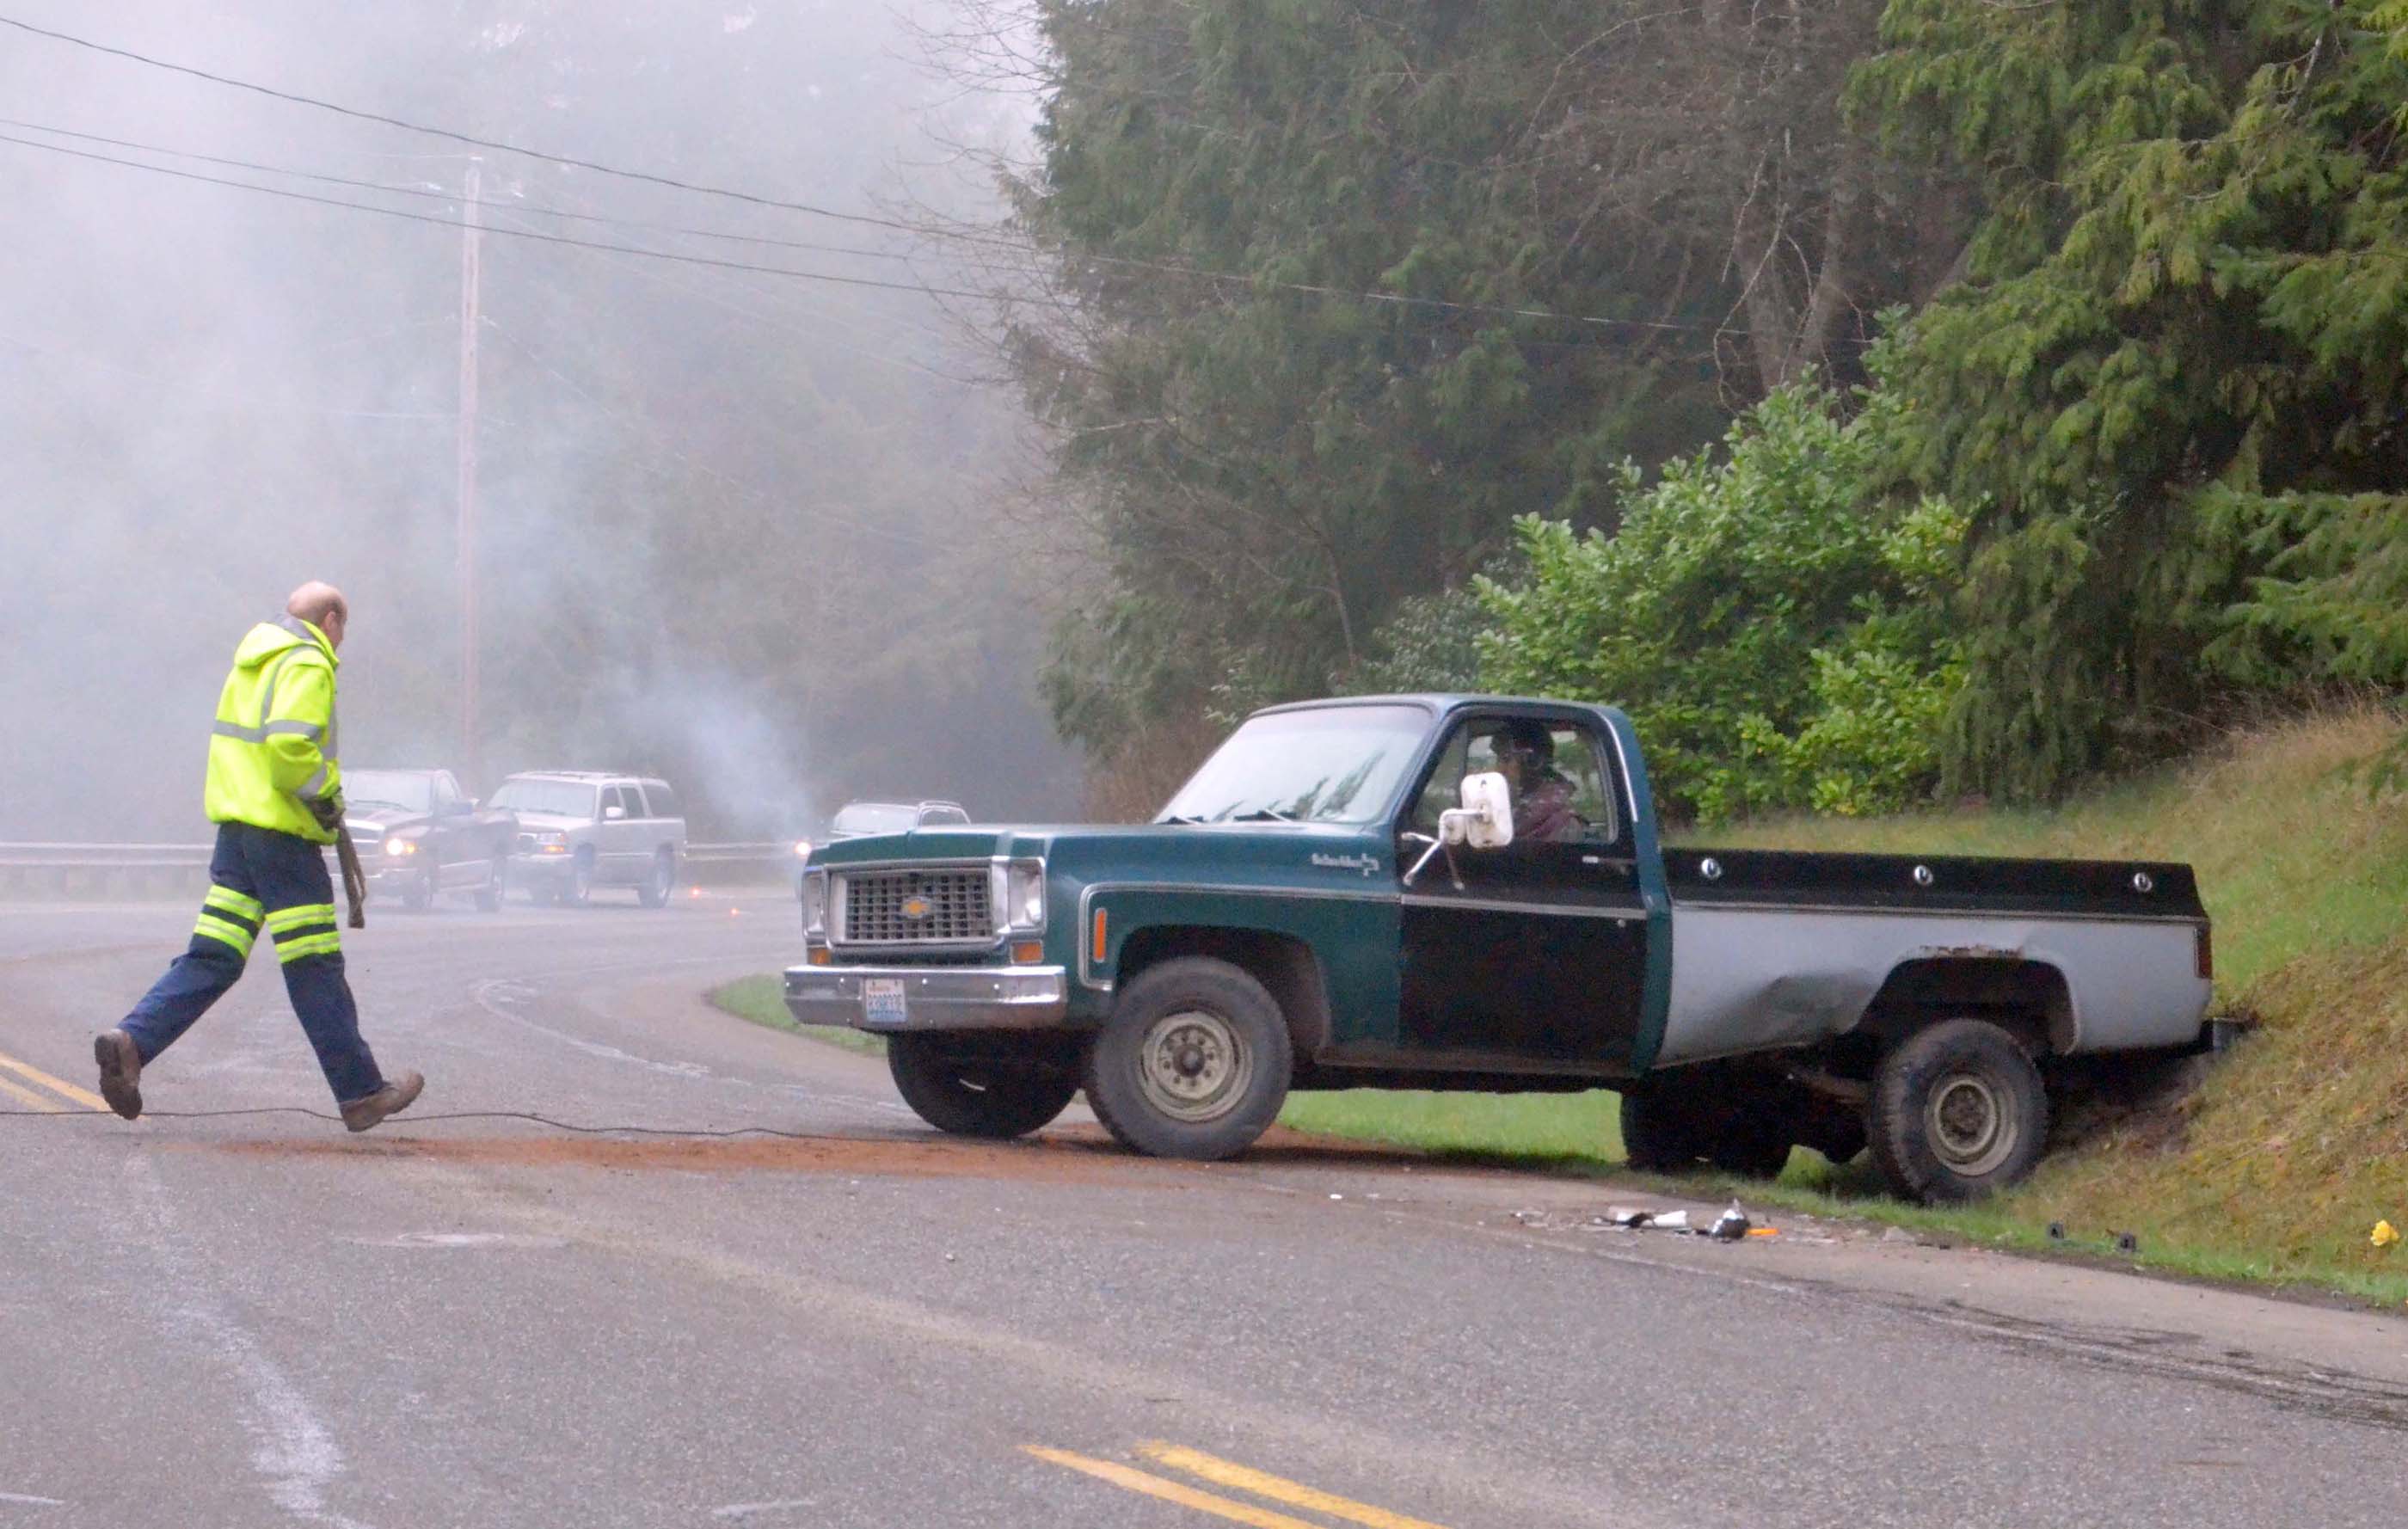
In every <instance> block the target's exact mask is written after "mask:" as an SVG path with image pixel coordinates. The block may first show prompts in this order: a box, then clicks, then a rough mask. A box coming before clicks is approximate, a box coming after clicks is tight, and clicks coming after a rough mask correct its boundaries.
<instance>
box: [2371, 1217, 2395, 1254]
mask: <svg viewBox="0 0 2408 1529" xmlns="http://www.w3.org/2000/svg"><path fill="white" fill-rule="evenodd" d="M2366 1240H2367V1241H2369V1242H2371V1243H2372V1244H2374V1245H2375V1246H2376V1247H2378V1248H2388V1247H2390V1246H2391V1245H2392V1244H2393V1243H2395V1242H2397V1241H2399V1240H2400V1229H2399V1228H2398V1227H2395V1226H2393V1225H2392V1224H2391V1223H2390V1222H2387V1221H2379V1222H2375V1223H2374V1230H2373V1231H2372V1232H2371V1233H2369V1234H2368V1236H2367V1238H2366Z"/></svg>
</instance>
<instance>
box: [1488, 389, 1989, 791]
mask: <svg viewBox="0 0 2408 1529" xmlns="http://www.w3.org/2000/svg"><path fill="white" fill-rule="evenodd" d="M1866 404H1867V407H1866V408H1865V409H1864V411H1863V412H1861V413H1860V414H1858V415H1857V416H1856V418H1854V419H1846V418H1843V417H1842V407H1841V400H1840V399H1839V398H1838V396H1837V395H1835V394H1834V393H1831V392H1830V391H1829V390H1828V389H1825V388H1823V387H1820V386H1818V385H1815V384H1813V383H1811V382H1810V383H1803V384H1799V385H1795V386H1792V387H1789V388H1785V389H1783V390H1781V391H1780V392H1778V393H1774V394H1772V395H1771V396H1770V397H1769V398H1767V399H1766V400H1765V401H1764V402H1763V403H1762V404H1760V405H1758V406H1756V407H1755V408H1753V409H1751V410H1749V411H1748V412H1747V414H1745V415H1744V416H1742V419H1741V420H1740V422H1738V423H1737V424H1735V425H1734V426H1733V427H1732V429H1731V432H1730V435H1729V436H1728V438H1727V443H1726V444H1727V451H1726V453H1725V454H1724V455H1723V456H1722V457H1721V458H1720V459H1719V460H1718V459H1717V458H1716V457H1715V456H1714V455H1713V454H1712V453H1708V452H1702V451H1701V452H1699V453H1698V454H1697V455H1695V456H1691V457H1687V458H1684V459H1680V460H1677V461H1675V462H1673V463H1671V464H1670V465H1669V466H1667V467H1666V468H1665V470H1664V473H1663V475H1662V476H1661V478H1660V479H1658V480H1657V481H1656V483H1654V484H1653V485H1652V486H1651V485H1648V484H1646V483H1644V482H1643V481H1642V479H1641V473H1640V471H1639V469H1638V467H1637V466H1636V465H1635V464H1625V465H1624V467H1623V468H1622V471H1621V475H1620V479H1619V488H1620V491H1621V502H1622V516H1621V522H1620V524H1619V525H1618V527H1617V528H1616V529H1615V530H1614V531H1613V533H1612V534H1610V535H1609V534H1607V533H1604V532H1589V533H1587V534H1585V535H1584V534H1581V533H1577V532H1575V531H1574V530H1573V529H1572V528H1571V527H1570V525H1569V524H1567V523H1565V522H1555V521H1545V520H1541V519H1538V518H1535V517H1531V518H1526V519H1525V520H1523V521H1522V522H1520V523H1519V531H1520V536H1521V548H1522V552H1523V555H1524V557H1525V558H1526V560H1527V573H1526V574H1525V575H1524V576H1523V577H1522V578H1520V579H1483V580H1481V581H1480V584H1479V595H1480V600H1481V603H1482V605H1483V607H1484V608H1485V610H1486V612H1487V614H1488V616H1489V618H1490V621H1491V622H1492V625H1491V629H1490V630H1489V631H1488V632H1486V633H1485V634H1484V635H1483V636H1482V637H1481V639H1480V652H1481V662H1482V671H1483V678H1484V680H1485V681H1486V682H1487V683H1488V685H1489V686H1490V687H1491V688H1494V689H1498V690H1507V691H1515V692H1522V693H1531V694H1542V695H1558V696H1565V697H1570V698H1573V699H1580V700H1594V701H1604V702H1610V703H1613V704H1615V705H1619V706H1622V707H1626V708H1627V709H1628V710H1629V711H1630V713H1631V715H1632V717H1633V719H1634V720H1635V721H1636V722H1638V724H1639V726H1640V729H1641V735H1642V736H1644V737H1645V738H1646V740H1647V743H1648V747H1649V757H1650V759H1651V761H1652V763H1653V766H1654V774H1655V779H1656V791H1657V793H1658V796H1659V799H1660V801H1661V803H1662V805H1663V806H1664V807H1666V809H1667V810H1669V811H1670V812H1672V813H1674V814H1675V815H1680V814H1686V813H1694V814H1695V815H1696V816H1698V817H1699V818H1700V819H1702V820H1705V821H1708V822H1713V821H1719V820H1724V819H1728V818H1733V817H1739V816H1743V815H1746V814H1748V813H1752V812H1758V811H1765V810H1770V809H1778V808H1793V807H1813V808H1817V809H1819V810H1826V811H1833V812H1848V813H1866V812H1874V811H1881V810H1885V809H1887V808H1890V807H1897V806H1899V805H1900V804H1902V803H1904V802H1906V801H1908V800H1910V799H1912V798H1914V796H1916V795H1917V794H1918V793H1925V792H1927V791H1928V789H1929V787H1930V785H1931V782H1932V780H1933V779H1934V778H1935V775H1936V772H1937V764H1938V757H1937V753H1936V747H1937V742H1938V737H1939V731H1938V723H1939V719H1940V718H1941V717H1942V714H1943V713H1944V712H1945V711H1946V710H1947V707H1948V705H1949V702H1950V700H1951V698H1952V696H1953V694H1954V693H1955V689H1956V687H1957V684H1958V682H1959V677H1960V676H1961V673H1962V667H1961V663H1960V660H1959V657H1958V654H1957V645H1956V643H1955V641H1954V640H1953V638H1952V637H1951V636H1950V635H1949V632H1948V630H1947V624H1946V623H1947V615H1946V609H1945V602H1946V599H1947V596H1948V594H1949V593H1950V590H1951V588H1952V586H1953V579H1954V573H1953V570H1954V568H1955V566H1956V556H1957V549H1958V547H1960V546H1961V544H1962V541H1963V537H1964V532H1965V518H1964V516H1963V515H1962V514H1961V513H1959V512H1958V511H1957V509H1956V508H1955V507H1952V506H1951V505H1949V504H1948V503H1947V502H1945V501H1942V500H1937V499H1925V500H1922V501H1919V502H1913V503H1899V502H1897V501H1894V500H1892V499H1890V498H1888V497H1886V496H1885V495H1884V494H1882V493H1879V492H1877V486H1878V485H1879V484H1880V483H1881V482H1882V481H1883V480H1884V470H1885V462H1886V458H1885V445H1884V436H1885V431H1887V430H1888V429H1889V428H1891V426H1892V424H1893V423H1894V422H1895V420H1896V419H1897V418H1898V416H1899V412H1900V409H1901V407H1902V406H1900V405H1899V404H1898V403H1897V402H1896V401H1895V400H1890V399H1885V398H1884V397H1883V396H1882V395H1881V394H1879V393H1873V394H1871V395H1868V397H1867V399H1866Z"/></svg>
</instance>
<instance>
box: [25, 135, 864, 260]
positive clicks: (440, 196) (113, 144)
mask: <svg viewBox="0 0 2408 1529" xmlns="http://www.w3.org/2000/svg"><path fill="white" fill-rule="evenodd" d="M0 127H14V128H21V129H23V130H24V131H27V132H31V133H48V134H50V135H51V136H55V137H61V138H74V139H76V140H78V141H79V142H82V143H97V144H106V145H107V146H108V147H109V148H111V149H132V150H138V151H139V152H142V153H146V154H165V155H167V156H169V157H171V158H174V159H188V160H194V161H197V162H199V163H201V164H220V165H224V166H226V167H227V168H230V169H236V170H252V171H256V172H258V173H259V174H262V175H281V176H291V177H293V178H294V179H297V180H314V181H318V182H319V183H321V184H322V185H329V186H349V187H351V188H353V189H355V190H358V191H372V192H381V193H386V194H388V195H392V196H416V197H421V198H423V199H427V200H432V201H437V202H464V203H466V204H467V205H468V206H471V207H488V208H493V209H495V210H499V211H510V212H528V213H535V214H538V215H539V216H542V217H546V218H566V219H570V220H573V221H578V222H588V223H603V224H607V225H611V226H615V227H620V228H635V229H641V230H643V231H644V232H646V233H648V234H682V235H687V236H693V237H695V238H704V239H726V240H728V241H730V242H732V243H736V244H759V245H767V246H770V247H773V248H776V249H780V250H810V251H813V252H815V253H819V254H830V255H863V256H867V257H868V258H869V259H872V260H902V261H908V260H910V258H911V257H910V256H909V255H905V254H900V253H897V252H896V251H895V250H871V249H867V248H864V247H863V246H860V245H851V244H815V243H813V242H811V241H810V240H808V239H780V238H771V237H768V236H764V235H758V234H737V233H731V232H729V231H727V230H724V229H718V228H695V227H690V226H688V225H685V224H681V223H656V222H650V221H645V220H643V219H640V218H613V217H609V216H606V215H604V214H602V213H598V212H577V211H572V210H570V209H569V208H567V207H544V206H542V205H540V204H538V203H533V202H522V201H517V200H496V199H495V198H492V197H476V196H469V197H464V196H462V195H460V194H459V193H457V192H450V191H444V190H441V189H439V188H432V189H430V188H428V187H424V186H396V185H394V184H392V183H390V182H388V181H382V180H361V179H354V178H353V177H351V176H340V175H325V174H322V173H321V172H319V171H315V170H296V169H293V168H291V167H290V166H287V165H282V164H262V163H260V162H259V161H257V160H249V159H231V158H228V157H227V156H225V155H222V154H204V153H201V152H200V151H198V150H192V149H170V148H167V147H166V146H165V145H164V144H156V143H143V142H140V141H139V140H137V139H134V138H112V137H108V136H104V135H101V134H98V133H79V132H77V131H75V130H74V129H73V128H65V127H52V126H50V124H49V123H47V122H27V121H18V120H16V119H14V118H9V117H0ZM444 157H445V158H447V159H448V158H455V157H465V156H452V155H446V156H444Z"/></svg>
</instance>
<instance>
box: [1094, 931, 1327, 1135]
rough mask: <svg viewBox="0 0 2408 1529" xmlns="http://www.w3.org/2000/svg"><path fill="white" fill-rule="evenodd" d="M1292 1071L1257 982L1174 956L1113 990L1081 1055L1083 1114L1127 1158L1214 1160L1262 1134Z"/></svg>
mask: <svg viewBox="0 0 2408 1529" xmlns="http://www.w3.org/2000/svg"><path fill="white" fill-rule="evenodd" d="M1295 1065H1296V1057H1295V1051H1294V1049H1293V1048H1292V1047H1291V1045H1290V1044H1289V1041H1288V1035H1287V1019H1286V1016H1284V1015H1283V1014H1282V1013H1281V1012H1280V1007H1279V1003H1278V1001H1277V1000H1276V999H1274V998H1272V996H1271V995H1270V993H1269V991H1267V990H1266V989H1265V988H1264V987H1263V985H1262V984H1261V983H1260V982H1258V981H1256V980H1254V978H1253V977H1252V976H1251V975H1249V974H1248V973H1247V972H1245V971H1243V970H1242V969H1240V968H1239V967H1237V966H1233V965H1230V964H1229V963H1227V962H1226V961H1218V960H1214V959H1212V958H1211V957H1209V956H1178V957H1174V958H1173V959H1171V960H1168V961H1166V962H1163V963H1162V964H1161V965H1156V966H1150V967H1148V968H1146V969H1145V971H1143V972H1141V973H1140V974H1139V976H1138V977H1137V978H1136V979H1135V980H1133V981H1131V982H1130V983H1129V984H1128V986H1127V987H1125V988H1124V989H1123V990H1122V991H1121V994H1120V999H1119V1001H1118V1002H1117V1003H1115V1004H1114V1005H1113V1006H1112V1014H1111V1019H1110V1020H1108V1021H1106V1022H1105V1023H1104V1028H1103V1030H1102V1031H1101V1032H1100V1033H1099V1034H1098V1035H1097V1036H1096V1042H1095V1045H1094V1046H1092V1047H1090V1048H1089V1049H1088V1051H1087V1078H1086V1084H1087V1106H1088V1107H1089V1108H1091V1109H1093V1110H1094V1111H1095V1112H1096V1118H1097V1120H1099V1121H1101V1122H1104V1129H1105V1130H1107V1131H1110V1132H1111V1134H1112V1139H1113V1140H1115V1141H1117V1142H1119V1143H1120V1144H1121V1145H1122V1146H1124V1147H1125V1148H1127V1149H1128V1150H1131V1151H1133V1152H1143V1153H1144V1154H1146V1155H1147V1156H1149V1157H1183V1158H1188V1159H1191V1160H1195V1161H1198V1162H1217V1161H1219V1160H1220V1159H1222V1158H1227V1157H1235V1156H1236V1155H1237V1154H1238V1153H1240V1152H1242V1151H1244V1150H1246V1149H1247V1148H1249V1147H1251V1146H1253V1145H1254V1142H1255V1140H1256V1138H1258V1137H1260V1136H1262V1134H1263V1133H1264V1132H1265V1131H1267V1130H1269V1128H1270V1123H1271V1122H1272V1121H1273V1120H1274V1119H1276V1118H1277V1117H1278V1115H1279V1111H1280V1106H1281V1105H1282V1104H1283V1103H1284V1102H1286V1099H1287V1089H1288V1081H1289V1079H1290V1078H1291V1077H1292V1076H1293V1074H1294V1072H1295Z"/></svg>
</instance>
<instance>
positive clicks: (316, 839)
mask: <svg viewBox="0 0 2408 1529" xmlns="http://www.w3.org/2000/svg"><path fill="white" fill-rule="evenodd" d="M350 622H351V607H350V606H349V605H348V604H346V603H345V601H344V599H343V595H342V592H341V591H339V590H337V589H336V588H335V587H334V586H333V585H331V584H320V583H309V584H304V585H302V586H301V587H300V588H299V589H297V590H295V591H294V592H293V598H292V599H291V600H289V601H288V602H286V604H285V607H284V616H283V619H282V620H280V621H274V622H261V623H260V624H259V625H257V626H254V627H252V628H251V632H250V634H249V635H248V636H245V637H244V638H243V639H242V646H240V647H239V648H237V649H236V650H235V655H234V672H233V673H231V674H229V675H228V676H226V682H225V688H224V690H223V691H222V692H221V693H219V696H218V720H217V725H216V727H214V728H213V729H211V730H210V736H209V773H208V788H207V792H206V802H207V806H208V814H209V821H210V822H214V823H216V824H217V825H218V842H217V849H216V850H215V852H214V853H213V854H212V855H211V856H210V858H209V891H208V896H206V897H204V898H202V899H201V919H200V922H199V923H198V924H197V925H195V926H194V928H193V941H192V944H191V946H190V947H189V948H187V949H186V950H185V951H184V953H183V954H182V955H181V956H179V957H178V958H177V960H176V964H175V965H172V966H170V967H168V968H167V975H166V976H165V977H163V978H161V979H159V981H158V983H157V985H156V986H154V987H152V988H151V990H150V992H149V993H146V994H144V995H143V998H142V1001H141V1002H140V1003H138V1004H136V1005H135V1006H134V1011H133V1012H132V1013H131V1014H128V1015H127V1016H126V1017H125V1022H123V1023H122V1024H121V1025H120V1026H119V1027H118V1028H116V1029H114V1030H104V1031H102V1032H101V1033H100V1035H99V1036H95V1037H94V1038H93V1056H94V1057H95V1058H96V1059H97V1060H98V1061H99V1063H100V1092H101V1096H102V1097H103V1098H105V1099H107V1100H108V1104H109V1107H110V1108H112V1109H114V1110H116V1111H117V1112H118V1113H119V1114H120V1115H122V1116H124V1117H125V1118H126V1119H127V1120H129V1121H130V1120H134V1119H136V1118H138V1117H139V1116H140V1115H141V1113H142V1067H143V1065H144V1064H145V1063H149V1062H152V1061H155V1060H156V1059H157V1058H158V1055H159V1053H160V1052H162V1051H164V1050H166V1049H167V1048H168V1047H169V1046H172V1045H174V1044H175V1041H176V1037H177V1036H180V1035H182V1034H183V1033H184V1032H185V1031H186V1030H189V1029H191V1028H192V1025H193V1021H195V1020H197V1019H199V1018H200V1017H201V1016H202V1015H203V1014H204V1013H207V1012H208V1007H209V1006H210V1005H211V1004H214V1003H216V1002H217V1001H218V999H220V998H221V997H222V996H224V994H225V992H226V990H227V989H229V988H231V987H233V986H234V985H235V982H236V979H238V978H240V977H241V976H242V968H243V965H244V963H245V962H247V961H248V960H250V958H251V944H252V942H253V941H255V940H257V939H258V937H259V932H260V931H261V930H262V929H265V930H266V931H267V932H268V934H270V935H271V936H274V937H275V940H276V955H277V959H278V960H279V962H281V963H282V964H283V967H284V988H285V992H286V993H288V994H290V995H291V997H292V999H293V1010H294V1013H296V1014H298V1015H299V1016H300V1017H301V1028H302V1029H303V1030H305V1031H307V1032H308V1036H309V1044H310V1045H311V1046H312V1047H313V1048H315V1049H316V1050H317V1053H318V1065H320V1066H321V1067H322V1068H323V1069H325V1074H326V1082H327V1084H328V1086H330V1087H331V1088H333V1090H334V1091H335V1102H336V1103H337V1105H338V1106H340V1107H341V1108H342V1112H343V1123H344V1124H345V1125H348V1126H350V1127H351V1129H352V1130H354V1131H365V1130H366V1129H368V1127H370V1126H372V1125H375V1124H376V1123H377V1122H380V1121H381V1120H383V1119H384V1118H385V1117H386V1116H388V1115H391V1114H393V1113H394V1112H395V1111H397V1110H403V1109H407V1108H409V1106H410V1103H411V1101H413V1100H415V1099H416V1098H417V1097H418V1094H419V1091H420V1090H421V1089H423V1088H424V1087H425V1086H426V1079H423V1078H422V1077H420V1076H419V1075H418V1074H416V1073H414V1072H406V1073H402V1074H400V1075H398V1076H397V1077H395V1078H394V1079H391V1080H390V1081H388V1080H387V1079H385V1077H384V1075H383V1074H382V1073H380V1072H379V1071H378V1070H377V1064H376V1058H375V1057H374V1056H373V1055H371V1054H370V1053H369V1051H368V1047H367V1042H366V1041H364V1040H362V1039H361V1038H360V1020H359V1009H358V1007H357V1006H356V1005H354V1004H353V1003H352V1001H351V982H350V981H349V979H346V978H345V977H344V975H343V950H342V941H341V937H340V936H338V935H337V933H336V930H335V889H334V884H333V882H332V880H331V879H329V878H328V877H327V875H326V857H325V847H326V846H327V845H329V844H332V843H334V842H335V838H336V834H337V830H338V829H339V828H340V827H341V826H342V822H343V767H342V764H340V763H339V762H338V761H337V757H336V737H335V664H336V660H335V650H336V649H337V648H339V647H341V646H342V645H343V631H344V628H345V627H346V626H348V625H349V624H350Z"/></svg>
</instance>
